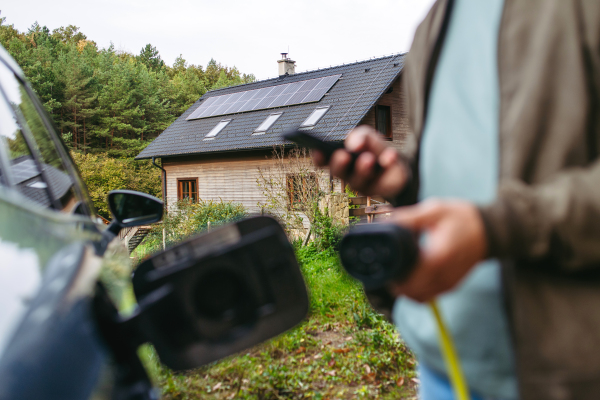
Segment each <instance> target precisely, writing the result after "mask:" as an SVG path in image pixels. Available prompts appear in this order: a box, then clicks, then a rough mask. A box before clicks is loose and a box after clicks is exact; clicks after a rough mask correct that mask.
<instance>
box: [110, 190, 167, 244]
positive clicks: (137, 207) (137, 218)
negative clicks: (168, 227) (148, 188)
mask: <svg viewBox="0 0 600 400" xmlns="http://www.w3.org/2000/svg"><path fill="white" fill-rule="evenodd" d="M108 206H109V208H110V211H111V213H112V215H113V220H112V221H111V223H110V225H109V226H108V231H110V232H111V233H113V234H114V235H117V234H118V233H119V231H120V230H121V229H123V228H129V227H132V226H140V225H146V224H152V223H154V222H158V221H160V220H161V219H162V216H163V209H164V207H163V202H162V201H160V200H159V199H157V198H156V197H154V196H150V195H149V194H146V193H141V192H135V191H133V190H113V191H111V192H110V193H109V194H108Z"/></svg>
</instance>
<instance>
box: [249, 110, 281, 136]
mask: <svg viewBox="0 0 600 400" xmlns="http://www.w3.org/2000/svg"><path fill="white" fill-rule="evenodd" d="M281 114H283V113H273V114H271V115H269V116H268V117H267V119H265V120H264V121H263V123H262V124H260V125H259V126H258V128H256V130H255V131H254V134H262V133H265V132H267V131H268V130H269V129H271V127H272V126H273V124H274V123H275V121H277V120H278V119H279V117H281Z"/></svg>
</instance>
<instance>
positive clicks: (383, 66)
mask: <svg viewBox="0 0 600 400" xmlns="http://www.w3.org/2000/svg"><path fill="white" fill-rule="evenodd" d="M403 65H404V54H395V55H392V56H387V57H381V58H376V59H371V60H366V61H360V62H356V63H352V64H344V65H339V66H335V67H330V68H324V69H319V70H314V71H308V72H302V73H297V74H294V75H285V76H281V77H279V78H273V79H267V80H263V81H258V82H253V83H249V84H245V85H239V86H232V87H228V88H223V89H217V90H212V91H210V92H207V93H206V94H204V96H202V97H201V98H200V99H199V100H198V101H197V102H196V103H194V105H192V106H191V107H190V108H188V109H187V111H185V112H184V113H183V114H182V115H181V116H180V117H179V118H177V120H176V121H175V122H173V123H172V124H171V125H170V126H169V127H168V128H167V129H165V130H164V131H163V133H161V134H160V135H159V136H158V137H157V138H156V139H155V140H154V141H153V142H152V143H150V144H149V145H148V147H146V148H145V149H144V150H143V151H142V152H141V153H140V154H139V155H138V156H137V157H136V159H144V158H152V157H159V158H160V157H173V156H186V155H194V154H206V153H215V152H226V151H239V150H257V149H266V148H272V147H273V146H274V145H281V144H287V143H289V142H287V141H285V140H283V139H282V138H281V134H282V133H283V132H285V131H287V130H289V129H291V128H293V127H298V126H300V124H301V123H302V122H303V121H304V120H305V119H306V118H307V117H308V116H309V115H310V114H311V113H312V112H313V111H314V110H315V108H317V107H323V106H330V109H329V111H328V112H327V113H326V114H325V116H324V117H323V118H322V119H321V120H320V121H319V122H318V123H317V124H316V125H315V127H314V128H313V129H312V130H311V131H310V133H311V134H313V135H315V136H317V137H320V138H321V139H323V140H327V141H340V140H343V139H344V138H345V137H346V135H347V133H348V132H349V131H350V130H351V129H352V128H354V127H356V126H357V125H358V124H359V123H360V121H361V120H362V119H363V118H364V116H365V115H366V114H367V112H368V111H369V110H370V109H371V108H372V107H373V105H375V103H377V101H378V100H379V98H380V97H381V96H382V95H383V94H384V93H385V92H386V91H387V90H388V88H389V87H390V86H391V85H392V83H393V82H394V81H395V80H396V78H398V76H399V75H400V72H401V71H402V67H403ZM337 74H341V78H340V79H339V80H338V81H337V82H336V83H335V84H334V85H333V87H332V88H331V89H330V90H329V92H328V93H327V94H326V95H325V96H324V97H323V98H322V99H321V100H320V101H318V102H312V103H304V104H297V105H290V106H284V107H277V108H269V109H263V110H256V111H248V112H243V113H236V114H228V115H220V116H214V117H209V118H202V119H194V120H186V118H187V117H188V116H189V115H190V114H191V113H192V112H194V111H195V110H196V109H197V108H198V107H199V106H200V105H201V104H202V103H203V102H204V101H205V100H206V99H208V98H210V97H214V96H221V95H225V94H231V93H237V92H244V91H248V90H254V89H260V88H264V87H270V86H276V85H283V84H288V83H293V82H298V81H304V80H309V79H316V78H321V77H326V76H331V75H337ZM274 112H283V115H281V117H280V118H279V119H278V120H277V121H276V122H275V124H274V125H273V126H272V127H271V128H270V129H269V130H268V131H267V132H266V133H265V134H263V135H252V133H253V132H254V131H255V129H256V128H257V127H258V126H259V125H260V124H261V123H262V122H263V121H264V120H265V119H266V118H267V117H268V116H269V115H270V114H272V113H274ZM230 118H231V122H230V123H229V124H228V125H227V126H226V127H225V128H224V129H223V130H222V131H221V132H220V133H219V134H218V135H217V136H216V137H215V139H214V140H203V139H204V137H205V136H206V134H207V133H209V132H210V131H211V130H212V129H213V128H214V127H215V126H216V125H217V124H218V123H219V121H221V120H222V119H230Z"/></svg>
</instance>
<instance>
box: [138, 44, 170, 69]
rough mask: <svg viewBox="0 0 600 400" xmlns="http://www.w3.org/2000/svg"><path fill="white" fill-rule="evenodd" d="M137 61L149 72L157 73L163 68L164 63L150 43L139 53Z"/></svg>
mask: <svg viewBox="0 0 600 400" xmlns="http://www.w3.org/2000/svg"><path fill="white" fill-rule="evenodd" d="M138 59H139V60H140V61H141V62H142V64H144V65H145V66H146V67H148V69H149V70H151V71H155V72H156V71H159V70H161V69H162V68H164V66H165V63H164V61H163V60H162V59H161V58H160V55H159V54H158V50H156V47H154V46H152V45H151V44H150V43H148V44H147V45H146V47H144V48H143V49H142V50H141V51H140V55H139V56H138Z"/></svg>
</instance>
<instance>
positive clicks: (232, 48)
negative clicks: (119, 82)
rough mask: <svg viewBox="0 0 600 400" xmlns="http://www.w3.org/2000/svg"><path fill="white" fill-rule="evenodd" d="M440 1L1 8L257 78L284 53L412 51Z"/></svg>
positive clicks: (22, 20)
mask: <svg viewBox="0 0 600 400" xmlns="http://www.w3.org/2000/svg"><path fill="white" fill-rule="evenodd" d="M433 1H434V0H296V1H288V0H254V1H248V0H225V1H224V0H222V1H216V0H212V1H209V0H195V1H189V0H180V1H171V2H168V1H161V2H159V1H156V0H107V1H102V2H99V1H95V2H90V1H86V0H77V1H75V0H53V1H48V0H20V1H8V2H4V3H3V4H1V5H0V10H1V16H2V17H6V22H5V23H7V24H14V26H15V28H17V29H18V30H19V31H26V30H27V29H28V28H29V27H30V26H31V25H32V24H33V23H34V22H36V21H37V22H38V23H39V24H40V25H42V26H44V25H45V26H47V27H48V28H49V29H50V30H53V29H55V28H58V27H60V26H67V25H75V26H78V27H80V30H81V32H83V33H84V34H85V35H87V37H88V39H90V40H93V41H95V42H96V43H97V44H98V46H99V47H101V48H102V47H107V46H109V45H110V43H111V42H112V43H113V44H114V46H115V48H116V49H119V50H124V51H127V52H130V53H134V54H138V53H139V52H140V50H141V49H142V47H144V46H145V45H146V44H147V43H150V44H152V45H153V46H155V47H156V48H157V49H158V51H159V52H160V55H161V57H162V59H163V60H164V61H165V62H166V63H167V64H169V65H172V64H173V62H174V61H175V59H176V58H177V57H178V56H179V55H182V56H183V58H184V59H185V60H186V61H187V62H188V64H196V65H198V64H199V65H202V66H206V64H207V63H208V61H209V60H210V59H211V58H214V59H215V60H216V61H217V62H220V63H221V64H222V65H226V66H229V67H233V66H236V67H237V68H238V69H239V70H240V72H242V73H252V74H254V75H255V76H256V77H257V78H258V79H267V78H271V77H275V76H277V60H278V59H280V58H281V55H280V53H283V52H289V57H290V58H291V59H293V60H295V61H296V71H297V72H302V71H307V70H313V69H317V68H324V67H329V66H330V65H339V64H343V63H350V62H354V61H356V60H364V59H368V58H372V57H379V56H384V55H389V54H393V53H400V52H405V51H408V50H409V49H410V44H411V42H412V38H413V35H414V31H415V29H416V28H417V25H418V24H419V23H420V22H421V20H422V19H423V18H424V17H425V15H426V13H427V11H428V10H429V8H430V7H431V5H432V4H433Z"/></svg>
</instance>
